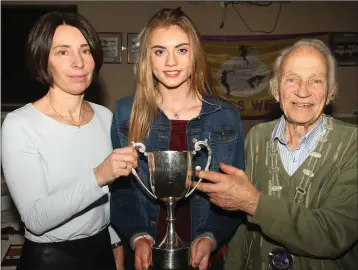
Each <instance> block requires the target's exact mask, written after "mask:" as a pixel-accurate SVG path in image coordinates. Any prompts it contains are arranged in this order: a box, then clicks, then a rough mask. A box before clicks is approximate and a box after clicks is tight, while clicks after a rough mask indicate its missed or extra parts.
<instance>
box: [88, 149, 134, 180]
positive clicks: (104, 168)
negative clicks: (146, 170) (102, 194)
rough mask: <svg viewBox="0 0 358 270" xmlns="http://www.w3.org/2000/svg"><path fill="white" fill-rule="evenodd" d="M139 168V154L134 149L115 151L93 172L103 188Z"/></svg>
mask: <svg viewBox="0 0 358 270" xmlns="http://www.w3.org/2000/svg"><path fill="white" fill-rule="evenodd" d="M137 166H138V153H137V151H136V150H134V149H133V148H132V147H130V146H128V147H123V148H117V149H114V150H113V152H112V153H111V154H110V155H108V156H107V157H106V159H105V160H104V161H103V162H102V163H101V164H100V165H99V166H98V167H96V168H95V169H94V170H93V172H94V175H95V177H96V179H97V184H98V185H99V186H100V187H102V186H104V185H107V184H109V183H110V182H112V181H113V180H115V179H116V178H118V177H120V176H127V175H129V174H130V173H131V172H132V168H136V167H137Z"/></svg>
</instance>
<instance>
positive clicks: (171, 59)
mask: <svg viewBox="0 0 358 270" xmlns="http://www.w3.org/2000/svg"><path fill="white" fill-rule="evenodd" d="M166 60H167V61H166V63H165V64H166V65H167V66H169V67H173V66H176V65H177V64H178V61H177V57H176V56H175V53H174V52H168V56H167V59H166Z"/></svg>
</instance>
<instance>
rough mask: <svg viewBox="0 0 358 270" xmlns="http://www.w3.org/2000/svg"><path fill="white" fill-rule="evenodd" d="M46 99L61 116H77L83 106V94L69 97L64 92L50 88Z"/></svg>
mask: <svg viewBox="0 0 358 270" xmlns="http://www.w3.org/2000/svg"><path fill="white" fill-rule="evenodd" d="M47 97H48V98H49V101H50V102H51V104H50V105H51V106H52V107H53V108H55V109H56V111H57V112H59V113H61V115H63V116H66V115H71V116H73V115H79V114H80V112H81V109H82V105H83V99H84V94H82V95H71V94H68V93H66V92H64V91H61V90H58V89H55V88H50V90H49V91H48V92H47Z"/></svg>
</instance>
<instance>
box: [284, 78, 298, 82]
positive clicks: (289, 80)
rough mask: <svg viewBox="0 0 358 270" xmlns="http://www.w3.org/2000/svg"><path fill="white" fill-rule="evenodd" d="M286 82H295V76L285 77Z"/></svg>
mask: <svg viewBox="0 0 358 270" xmlns="http://www.w3.org/2000/svg"><path fill="white" fill-rule="evenodd" d="M286 82H288V83H295V82H296V79H295V78H287V79H286Z"/></svg>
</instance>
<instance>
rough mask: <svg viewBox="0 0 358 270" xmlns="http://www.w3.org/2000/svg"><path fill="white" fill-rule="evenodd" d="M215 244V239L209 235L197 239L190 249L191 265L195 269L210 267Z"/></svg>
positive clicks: (201, 269) (202, 269)
mask: <svg viewBox="0 0 358 270" xmlns="http://www.w3.org/2000/svg"><path fill="white" fill-rule="evenodd" d="M213 245H214V241H213V240H212V239H211V238H209V237H199V238H197V239H195V241H194V242H193V244H192V245H191V250H190V255H191V259H190V265H191V266H192V267H194V268H195V269H200V270H206V269H208V265H209V259H210V255H211V250H212V248H213Z"/></svg>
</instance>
